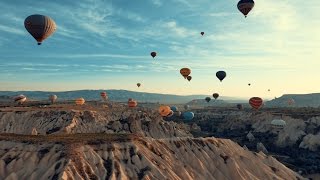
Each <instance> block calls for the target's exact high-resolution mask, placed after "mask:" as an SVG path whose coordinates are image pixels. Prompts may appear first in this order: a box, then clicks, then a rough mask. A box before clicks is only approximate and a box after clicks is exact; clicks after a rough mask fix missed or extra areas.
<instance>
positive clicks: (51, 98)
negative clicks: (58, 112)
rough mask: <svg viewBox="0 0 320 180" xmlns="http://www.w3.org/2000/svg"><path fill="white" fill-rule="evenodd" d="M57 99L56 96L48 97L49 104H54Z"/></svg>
mask: <svg viewBox="0 0 320 180" xmlns="http://www.w3.org/2000/svg"><path fill="white" fill-rule="evenodd" d="M57 99H58V96H57V95H54V94H52V95H50V96H49V100H50V101H51V104H53V103H54V102H56V100H57Z"/></svg>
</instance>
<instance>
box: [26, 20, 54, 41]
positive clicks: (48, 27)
mask: <svg viewBox="0 0 320 180" xmlns="http://www.w3.org/2000/svg"><path fill="white" fill-rule="evenodd" d="M24 26H25V28H26V29H27V31H28V32H29V33H30V34H31V35H32V36H33V38H34V39H36V40H37V42H38V45H40V44H41V43H42V41H44V40H45V39H47V38H48V37H49V36H50V35H52V34H53V33H54V31H55V30H56V28H57V27H56V23H55V22H54V21H53V19H51V18H50V17H48V16H44V15H40V14H34V15H30V16H28V17H27V18H26V19H25V20H24Z"/></svg>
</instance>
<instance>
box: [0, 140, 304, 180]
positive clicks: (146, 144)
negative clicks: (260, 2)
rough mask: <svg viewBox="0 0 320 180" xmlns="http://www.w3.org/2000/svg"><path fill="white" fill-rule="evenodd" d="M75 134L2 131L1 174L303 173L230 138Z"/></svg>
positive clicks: (57, 176)
mask: <svg viewBox="0 0 320 180" xmlns="http://www.w3.org/2000/svg"><path fill="white" fill-rule="evenodd" d="M75 136H77V135H71V134H70V135H66V136H64V137H63V138H62V137H60V136H59V135H52V136H51V139H49V140H45V141H42V140H44V139H41V138H46V137H42V136H32V137H31V136H30V137H29V136H19V137H17V135H12V136H11V135H8V136H6V137H5V138H4V137H1V139H5V140H2V141H1V143H0V179H6V178H7V179H65V180H67V179H108V178H111V179H183V180H186V179H217V180H218V179H219V180H221V179H239V180H241V179H243V180H247V179H266V180H267V179H270V180H271V179H303V178H302V177H301V176H299V175H298V174H296V173H295V172H293V171H292V170H290V169H288V168H287V167H285V166H284V165H282V164H281V163H279V162H278V161H277V160H275V159H274V158H272V157H271V156H266V155H264V154H263V153H253V152H251V151H247V150H244V149H243V148H242V147H240V146H239V145H237V144H236V143H234V142H232V141H230V140H225V139H216V138H199V139H194V138H168V139H153V138H147V137H127V138H119V137H117V138H116V137H113V138H114V139H113V140H112V141H111V140H110V139H109V140H107V139H103V138H102V137H101V138H100V136H95V137H94V138H92V139H91V140H90V142H83V141H79V138H77V137H75ZM83 136H85V134H84V135H83ZM114 136H116V135H114ZM37 138H40V139H39V140H37ZM73 138H74V139H77V140H76V141H77V142H72V143H71V142H70V141H72V139H73ZM90 138H91V137H89V139H90ZM99 138H100V139H99ZM108 138H112V137H108ZM10 139H11V140H10ZM84 139H86V140H88V138H87V137H86V136H85V137H83V138H82V140H84ZM9 140H10V141H9ZM13 141H14V142H13ZM17 141H24V142H17ZM54 141H55V142H54Z"/></svg>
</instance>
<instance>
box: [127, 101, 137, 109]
mask: <svg viewBox="0 0 320 180" xmlns="http://www.w3.org/2000/svg"><path fill="white" fill-rule="evenodd" d="M137 105H138V102H137V101H135V100H133V99H131V100H129V101H128V107H130V108H134V107H136V106H137Z"/></svg>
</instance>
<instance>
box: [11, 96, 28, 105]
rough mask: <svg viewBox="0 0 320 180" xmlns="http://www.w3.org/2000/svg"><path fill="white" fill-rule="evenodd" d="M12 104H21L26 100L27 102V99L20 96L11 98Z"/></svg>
mask: <svg viewBox="0 0 320 180" xmlns="http://www.w3.org/2000/svg"><path fill="white" fill-rule="evenodd" d="M13 100H14V102H16V103H18V104H23V103H24V102H25V101H26V100H27V97H26V96H24V95H22V94H20V95H19V96H15V97H14V98H13Z"/></svg>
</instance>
